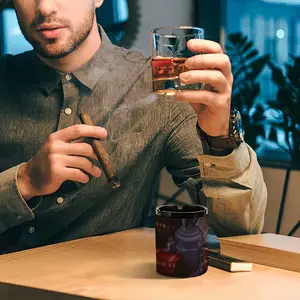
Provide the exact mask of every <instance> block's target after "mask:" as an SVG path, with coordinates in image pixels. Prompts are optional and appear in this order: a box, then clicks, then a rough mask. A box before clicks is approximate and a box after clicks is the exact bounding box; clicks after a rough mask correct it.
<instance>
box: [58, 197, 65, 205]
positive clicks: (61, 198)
mask: <svg viewBox="0 0 300 300" xmlns="http://www.w3.org/2000/svg"><path fill="white" fill-rule="evenodd" d="M56 202H57V203H58V204H62V203H63V202H64V198H63V197H58V198H57V199H56Z"/></svg>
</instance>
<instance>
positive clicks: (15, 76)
mask: <svg viewBox="0 0 300 300" xmlns="http://www.w3.org/2000/svg"><path fill="white" fill-rule="evenodd" d="M102 2H103V0H73V1H72V5H70V1H67V0H14V5H15V8H16V12H17V16H18V20H19V24H20V27H21V30H22V32H23V34H24V36H25V37H26V39H27V40H28V41H29V42H30V43H31V44H32V46H33V47H34V51H30V52H26V53H24V54H20V55H17V56H5V57H3V58H2V60H1V90H0V91H1V97H0V99H1V100H0V101H1V103H0V105H1V123H0V143H1V148H0V149H1V157H0V170H1V172H2V173H1V174H0V248H1V250H0V252H2V253H7V252H12V251H16V250H20V249H26V248H32V247H36V246H41V245H46V244H50V243H54V242H60V241H64V240H69V239H74V238H80V237H84V236H90V235H95V234H104V233H108V232H114V231H119V230H125V229H128V228H132V227H137V226H143V225H144V224H145V222H146V220H147V216H148V214H149V210H150V208H151V206H152V205H153V202H152V199H153V192H154V187H155V182H156V180H157V177H158V175H159V172H160V171H161V169H162V168H163V167H165V166H166V167H167V169H168V171H169V172H170V173H171V174H172V176H173V178H174V182H175V183H176V184H177V185H178V186H185V187H187V188H188V189H190V190H191V191H194V192H197V193H198V192H199V190H200V189H201V188H202V191H203V192H204V194H205V195H206V201H207V202H206V203H204V204H206V205H207V206H208V207H209V210H210V218H211V219H210V222H211V226H212V228H213V229H214V231H215V232H216V233H217V234H218V235H231V234H244V233H254V232H260V231H261V230H262V226H263V219H264V211H265V206H266V188H265V184H264V181H263V178H262V173H261V170H260V167H259V165H258V163H257V159H256V156H255V153H254V151H253V150H252V149H250V147H249V146H247V145H246V143H240V142H239V137H237V138H236V139H234V138H232V137H230V133H231V131H232V129H233V128H232V125H234V123H233V122H234V121H236V120H235V119H234V116H233V117H232V119H231V118H230V97H231V88H232V81H233V78H232V74H231V68H230V62H229V59H228V57H227V56H226V55H224V54H223V52H222V49H221V47H220V45H218V44H217V43H214V42H211V41H201V40H194V41H193V42H191V43H190V44H189V48H190V50H191V51H194V52H204V53H207V54H205V55H198V56H195V57H193V58H191V59H189V60H187V62H186V63H187V66H188V67H189V69H190V71H188V72H186V73H183V74H181V81H182V82H184V83H195V82H205V83H207V84H210V85H211V86H213V87H214V89H213V90H212V91H206V90H201V91H184V92H180V93H178V94H177V96H176V98H177V99H176V101H167V100H165V99H160V100H158V101H150V102H149V101H148V100H149V99H148V97H149V94H150V93H151V89H152V87H151V69H150V63H149V60H147V59H146V58H145V57H144V56H143V55H142V54H140V53H139V52H136V51H132V50H125V49H122V48H119V47H116V46H113V45H112V44H111V43H110V41H109V40H108V38H107V36H106V35H105V33H104V32H103V30H102V29H101V28H100V27H98V26H97V22H96V18H95V9H96V8H98V7H100V6H101V5H102ZM144 99H146V100H147V101H144ZM81 112H87V113H89V114H90V115H91V117H92V119H93V121H94V122H95V123H96V124H97V126H95V127H91V126H88V125H82V124H80V120H79V114H80V113H81ZM230 124H231V125H230ZM196 125H197V126H196ZM196 127H197V129H196ZM86 137H92V138H97V139H106V141H105V142H103V143H104V146H105V147H106V149H107V151H108V153H109V154H110V157H111V160H112V163H113V165H114V167H115V168H116V170H117V172H118V175H119V177H120V180H121V187H120V188H118V189H115V190H113V189H111V187H110V186H109V185H108V183H107V181H106V179H105V176H101V171H100V168H99V165H98V164H97V162H96V161H95V158H96V157H95V154H94V152H93V150H92V147H91V146H90V145H89V144H88V143H87V142H86V140H85V139H84V138H86ZM200 138H202V141H201V139H200ZM230 144H232V145H234V146H233V147H231V146H228V145H230ZM203 145H204V146H205V147H202V146H203ZM203 149H204V153H203Z"/></svg>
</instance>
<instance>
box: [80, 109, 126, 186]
mask: <svg viewBox="0 0 300 300" xmlns="http://www.w3.org/2000/svg"><path fill="white" fill-rule="evenodd" d="M80 119H81V122H82V123H83V124H86V125H90V126H94V123H93V121H92V119H91V117H90V116H89V115H88V114H87V113H81V114H80ZM89 140H90V143H91V146H92V147H93V150H94V152H95V153H96V156H97V158H98V161H99V163H100V165H101V167H102V170H103V172H104V174H105V176H106V178H107V181H108V183H109V184H110V185H111V187H112V188H113V189H116V188H118V187H120V186H121V184H120V179H119V178H118V177H117V175H116V173H115V170H114V168H113V166H112V164H111V162H110V159H109V155H108V154H107V152H106V151H105V149H104V148H103V146H102V144H101V141H100V140H98V139H95V138H90V139H89Z"/></svg>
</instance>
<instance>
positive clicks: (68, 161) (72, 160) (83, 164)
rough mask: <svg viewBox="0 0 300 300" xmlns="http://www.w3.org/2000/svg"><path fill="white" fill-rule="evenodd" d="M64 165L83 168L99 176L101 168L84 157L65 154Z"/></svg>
mask: <svg viewBox="0 0 300 300" xmlns="http://www.w3.org/2000/svg"><path fill="white" fill-rule="evenodd" d="M64 165H65V166H66V167H71V168H76V169H81V170H84V171H86V172H87V173H89V174H91V175H92V176H94V177H100V176H101V170H100V169H99V168H98V167H97V166H95V165H94V164H93V163H92V162H90V161H89V160H88V159H87V158H85V157H80V156H66V157H65V158H64Z"/></svg>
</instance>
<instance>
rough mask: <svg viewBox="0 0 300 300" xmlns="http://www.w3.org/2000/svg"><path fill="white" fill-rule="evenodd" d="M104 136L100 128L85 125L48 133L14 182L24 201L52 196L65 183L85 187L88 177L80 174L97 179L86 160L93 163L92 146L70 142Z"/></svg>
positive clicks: (99, 174)
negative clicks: (70, 181) (69, 182)
mask: <svg viewBox="0 0 300 300" xmlns="http://www.w3.org/2000/svg"><path fill="white" fill-rule="evenodd" d="M106 136H107V132H106V130H105V129H104V128H101V127H97V126H88V125H74V126H71V127H68V128H65V129H62V130H59V131H57V132H55V133H52V134H51V135H50V136H49V137H48V139H47V141H46V142H45V144H44V145H43V146H42V147H41V148H40V149H39V151H38V152H37V154H36V155H35V156H34V157H33V158H31V159H30V160H29V161H28V162H27V163H25V164H24V165H22V166H21V168H20V169H19V172H18V176H17V181H18V187H19V190H20V192H21V194H22V196H23V197H24V199H25V200H26V201H27V200H29V199H30V198H32V197H35V196H40V195H48V194H52V193H54V192H56V191H57V190H58V189H59V187H60V186H61V184H62V183H63V182H64V181H66V180H72V181H77V182H80V183H87V182H88V181H89V176H88V175H86V174H85V173H84V172H83V171H85V172H86V173H89V174H91V175H92V176H94V177H100V176H101V170H100V169H99V168H98V167H97V166H95V165H93V164H92V163H91V162H90V161H89V160H88V159H87V157H89V158H93V159H97V157H96V155H95V153H94V151H93V148H92V146H91V145H90V144H88V143H84V142H76V143H72V142H73V141H75V140H78V139H80V138H83V137H92V138H97V139H103V138H105V137H106Z"/></svg>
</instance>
